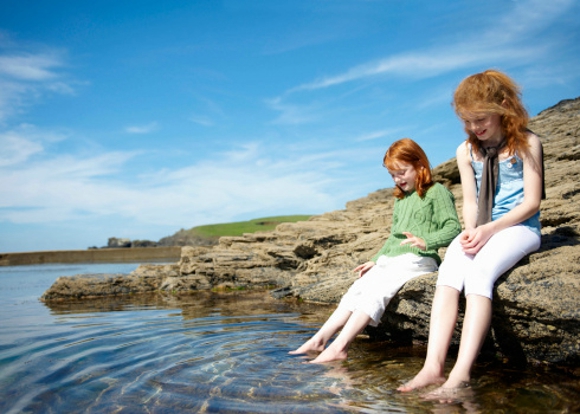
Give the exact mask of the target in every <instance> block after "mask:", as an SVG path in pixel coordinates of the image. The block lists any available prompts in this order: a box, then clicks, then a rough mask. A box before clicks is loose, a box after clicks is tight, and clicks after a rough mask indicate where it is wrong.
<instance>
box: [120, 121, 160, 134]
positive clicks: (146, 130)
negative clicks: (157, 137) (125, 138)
mask: <svg viewBox="0 0 580 414" xmlns="http://www.w3.org/2000/svg"><path fill="white" fill-rule="evenodd" d="M158 129H159V125H158V123H157V122H151V123H149V124H146V125H132V126H128V127H126V128H125V132H127V133H128V134H150V133H151V132H155V131H157V130H158Z"/></svg>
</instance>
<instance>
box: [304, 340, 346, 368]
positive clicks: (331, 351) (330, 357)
mask: <svg viewBox="0 0 580 414" xmlns="http://www.w3.org/2000/svg"><path fill="white" fill-rule="evenodd" d="M347 357H348V353H347V352H346V351H343V350H336V349H335V347H333V346H332V344H331V345H330V346H329V347H328V348H326V349H325V350H324V351H322V353H321V354H320V355H318V356H317V357H316V358H314V359H313V360H312V361H310V363H311V364H325V363H327V362H333V361H344V360H345V359H347Z"/></svg>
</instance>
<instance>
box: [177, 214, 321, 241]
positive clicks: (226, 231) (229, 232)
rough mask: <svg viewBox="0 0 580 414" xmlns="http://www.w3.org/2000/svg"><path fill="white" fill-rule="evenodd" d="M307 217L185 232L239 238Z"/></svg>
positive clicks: (264, 220)
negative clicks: (245, 234)
mask: <svg viewBox="0 0 580 414" xmlns="http://www.w3.org/2000/svg"><path fill="white" fill-rule="evenodd" d="M310 217H312V216H309V215H294V216H275V217H264V218H258V219H254V220H249V221H238V222H234V223H222V224H208V225H204V226H197V227H193V228H191V229H189V230H187V232H188V233H190V234H191V235H192V236H198V237H208V238H218V237H221V236H241V235H243V234H244V233H255V232H257V231H268V230H274V229H275V228H276V226H277V225H278V224H280V223H295V222H297V221H305V220H308V219H309V218H310Z"/></svg>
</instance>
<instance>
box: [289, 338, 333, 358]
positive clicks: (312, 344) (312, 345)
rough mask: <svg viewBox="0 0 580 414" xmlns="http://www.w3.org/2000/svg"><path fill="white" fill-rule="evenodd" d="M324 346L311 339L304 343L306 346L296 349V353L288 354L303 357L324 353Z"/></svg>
mask: <svg viewBox="0 0 580 414" xmlns="http://www.w3.org/2000/svg"><path fill="white" fill-rule="evenodd" d="M324 345H325V344H323V343H321V342H319V341H316V340H314V338H311V339H309V340H308V341H306V342H304V344H303V345H302V346H301V347H299V348H297V349H295V350H294V351H290V352H288V353H289V354H290V355H303V354H309V353H312V352H322V351H324Z"/></svg>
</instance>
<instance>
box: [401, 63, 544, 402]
mask: <svg viewBox="0 0 580 414" xmlns="http://www.w3.org/2000/svg"><path fill="white" fill-rule="evenodd" d="M454 107H455V111H456V113H457V115H458V116H459V117H460V118H461V119H462V120H463V122H464V124H465V131H466V132H467V134H468V139H467V140H466V141H465V142H463V143H462V144H461V145H459V147H458V148H457V164H458V166H459V173H460V175H461V186H462V190H463V198H464V204H463V220H464V224H465V230H464V231H463V232H462V233H461V234H460V235H459V236H458V237H457V238H456V239H455V240H454V241H453V242H452V243H451V245H450V246H449V249H448V250H447V252H446V254H445V259H444V261H443V263H442V264H441V266H440V268H439V277H438V280H437V289H436V291H435V297H434V298H433V305H432V309H431V322H430V328H429V329H430V330H429V345H428V348H427V358H426V360H425V364H424V366H423V369H422V370H421V371H420V372H419V373H418V374H417V376H415V378H413V379H412V380H411V381H410V382H408V383H406V384H405V385H403V386H401V387H400V388H399V391H411V390H414V389H418V388H422V387H425V386H428V385H432V384H441V387H439V388H438V389H436V390H435V391H433V392H431V393H429V394H427V397H428V398H435V399H446V398H448V397H451V396H453V395H457V393H458V392H459V390H461V389H465V388H466V387H468V386H469V381H470V371H471V367H472V365H473V363H474V362H475V360H476V358H477V356H478V354H479V351H480V349H481V345H482V344H483V341H484V339H485V337H486V335H487V332H488V330H489V326H490V322H491V310H492V291H493V286H494V283H495V282H496V280H497V279H498V278H499V277H500V276H501V275H502V274H503V273H505V272H506V271H507V270H509V269H510V268H512V267H513V266H514V265H515V264H516V263H517V262H518V261H520V259H522V258H523V257H524V256H526V255H527V254H529V253H531V252H533V251H535V250H537V249H538V248H539V247H540V221H539V209H540V201H541V199H542V190H543V173H542V146H541V143H540V140H539V138H538V137H537V136H536V135H534V134H533V133H532V132H531V131H529V130H528V129H527V122H528V115H527V112H526V110H525V109H524V107H523V105H522V103H521V101H520V92H519V88H518V87H517V85H515V83H514V82H513V81H512V80H511V79H510V78H509V77H508V76H506V75H505V74H503V73H501V72H498V71H495V70H487V71H485V72H483V73H478V74H476V75H472V76H470V77H468V78H466V79H464V80H463V81H462V82H461V84H460V85H459V86H458V88H457V90H456V91H455V95H454ZM462 290H464V291H465V297H466V308H465V316H464V320H463V329H462V333H461V338H460V345H459V354H458V356H457V361H456V363H455V366H454V367H453V369H452V370H451V372H450V373H449V376H448V377H447V378H445V376H444V363H445V358H446V355H447V350H448V348H449V344H450V342H451V337H452V335H453V331H454V329H455V324H456V322H457V313H458V301H459V295H460V292H461V291H462Z"/></svg>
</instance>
